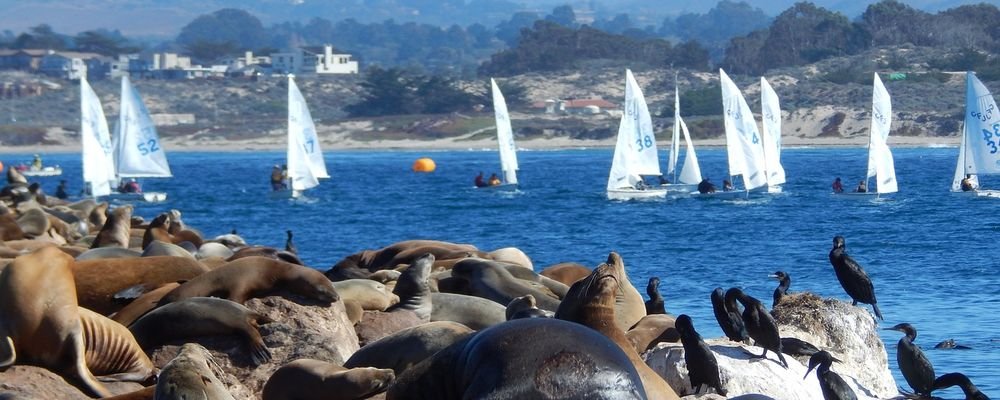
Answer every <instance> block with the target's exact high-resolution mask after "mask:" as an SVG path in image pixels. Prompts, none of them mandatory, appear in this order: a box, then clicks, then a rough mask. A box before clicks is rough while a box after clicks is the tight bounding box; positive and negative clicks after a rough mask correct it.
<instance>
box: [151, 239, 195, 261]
mask: <svg viewBox="0 0 1000 400" xmlns="http://www.w3.org/2000/svg"><path fill="white" fill-rule="evenodd" d="M141 256H142V257H156V256H174V257H187V258H190V259H192V260H193V259H195V258H194V254H191V252H190V251H187V250H185V249H184V248H183V247H181V246H178V245H176V244H173V243H167V242H163V241H159V240H154V241H152V242H149V245H147V246H146V247H143V248H142V255H141Z"/></svg>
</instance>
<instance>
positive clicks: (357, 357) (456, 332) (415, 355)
mask: <svg viewBox="0 0 1000 400" xmlns="http://www.w3.org/2000/svg"><path fill="white" fill-rule="evenodd" d="M473 332H474V331H473V330H472V329H469V327H467V326H465V325H462V324H460V323H457V322H451V321H437V322H428V323H426V324H423V325H417V326H414V327H410V328H406V329H403V330H401V331H399V332H396V333H393V334H391V335H389V336H386V337H384V338H381V339H379V340H376V341H374V342H371V343H368V344H367V345H365V346H364V347H362V348H361V349H359V350H358V351H356V352H355V353H354V354H352V355H351V358H349V359H347V361H345V362H344V367H346V368H357V367H375V368H389V369H391V370H393V371H394V372H395V373H396V375H399V374H402V373H403V371H406V369H408V368H410V367H412V366H414V365H417V364H418V363H420V362H421V361H423V360H424V359H426V358H427V357H430V356H432V355H434V353H437V352H438V351H439V350H441V349H443V348H445V347H448V346H450V345H451V344H452V343H455V342H457V341H459V340H462V339H465V337H467V336H469V335H472V334H473Z"/></svg>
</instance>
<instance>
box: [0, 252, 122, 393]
mask: <svg viewBox="0 0 1000 400" xmlns="http://www.w3.org/2000/svg"><path fill="white" fill-rule="evenodd" d="M72 262H73V258H72V257H70V256H68V255H66V254H65V253H63V252H62V251H59V249H57V248H55V247H45V248H42V249H39V250H38V251H35V252H33V253H31V254H27V255H23V256H20V257H17V258H16V259H14V262H12V263H11V264H10V265H8V266H7V267H5V268H3V270H2V271H0V368H4V367H7V366H10V365H12V364H14V362H15V361H16V360H18V358H20V361H21V363H24V364H34V365H39V366H44V367H46V368H50V369H52V370H53V371H57V372H60V373H61V374H63V375H68V376H69V377H71V378H73V379H74V380H77V381H78V382H79V383H81V384H82V385H83V388H84V389H85V390H86V391H88V392H89V393H90V394H92V395H97V396H102V397H106V396H110V395H111V393H110V392H109V391H108V389H107V388H105V387H104V385H102V384H101V383H100V382H98V381H97V379H96V378H94V375H93V374H92V373H91V372H90V369H89V368H87V357H86V345H85V343H86V341H85V339H84V330H83V323H82V322H81V321H80V311H79V310H80V309H79V307H77V303H76V288H75V287H74V285H73V273H72V271H71V270H70V264H71V263H72ZM4 348H6V349H4Z"/></svg>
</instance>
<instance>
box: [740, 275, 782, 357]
mask: <svg viewBox="0 0 1000 400" xmlns="http://www.w3.org/2000/svg"><path fill="white" fill-rule="evenodd" d="M730 298H735V299H736V300H739V302H740V303H742V304H743V325H744V326H746V329H747V334H749V335H750V337H751V338H753V341H754V344H756V345H757V346H760V347H762V348H764V352H763V353H761V355H759V356H757V357H760V358H767V351H768V350H771V351H773V352H774V354H777V355H778V360H781V365H782V366H784V367H785V368H788V362H786V361H785V356H783V355H782V354H781V336H779V335H778V324H777V323H775V322H774V318H772V317H771V313H769V312H767V308H765V307H764V304H763V303H761V302H760V300H757V299H755V298H753V297H751V296H750V295H748V294H746V293H743V291H742V290H740V289H739V288H732V289H729V291H727V292H726V300H727V301H728V300H729V299H730Z"/></svg>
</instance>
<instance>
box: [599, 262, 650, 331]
mask: <svg viewBox="0 0 1000 400" xmlns="http://www.w3.org/2000/svg"><path fill="white" fill-rule="evenodd" d="M608 264H610V265H611V266H612V267H614V268H615V270H617V271H618V272H617V276H618V277H619V280H618V291H616V292H615V323H617V324H618V329H621V330H622V331H623V332H624V331H627V330H629V328H631V327H632V326H633V325H635V324H636V322H639V320H640V319H642V317H645V316H646V301H645V300H643V299H642V295H641V294H639V291H638V290H636V288H635V286H632V282H631V281H629V279H628V272H626V271H625V261H623V260H622V257H621V256H620V255H618V253H616V252H613V251H612V252H611V254H609V255H608Z"/></svg>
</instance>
